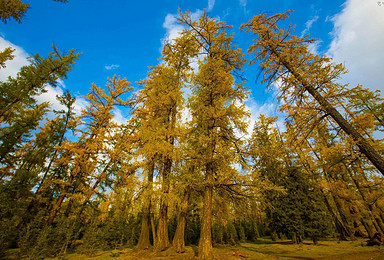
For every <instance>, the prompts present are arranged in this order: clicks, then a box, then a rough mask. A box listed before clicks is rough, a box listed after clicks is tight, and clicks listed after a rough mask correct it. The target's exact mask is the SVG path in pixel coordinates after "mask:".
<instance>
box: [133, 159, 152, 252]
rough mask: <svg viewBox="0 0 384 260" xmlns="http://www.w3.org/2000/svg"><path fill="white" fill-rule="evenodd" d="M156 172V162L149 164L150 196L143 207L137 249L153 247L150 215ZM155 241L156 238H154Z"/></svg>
mask: <svg viewBox="0 0 384 260" xmlns="http://www.w3.org/2000/svg"><path fill="white" fill-rule="evenodd" d="M154 170H155V164H154V160H153V159H152V160H151V161H150V162H149V170H148V188H147V189H149V192H148V196H147V197H146V198H145V199H146V201H145V204H144V206H143V219H142V222H141V231H140V237H139V241H138V243H137V245H136V249H138V250H144V249H148V248H150V247H151V241H150V240H149V225H150V213H151V194H150V193H151V192H152V184H153V172H154ZM154 239H155V238H154Z"/></svg>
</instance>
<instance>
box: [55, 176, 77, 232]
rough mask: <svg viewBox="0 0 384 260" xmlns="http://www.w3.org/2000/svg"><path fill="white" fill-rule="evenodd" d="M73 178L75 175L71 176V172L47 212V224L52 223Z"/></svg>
mask: <svg viewBox="0 0 384 260" xmlns="http://www.w3.org/2000/svg"><path fill="white" fill-rule="evenodd" d="M74 179H75V176H73V174H71V176H70V177H69V180H68V184H66V185H65V187H64V189H63V191H62V192H61V193H60V196H59V198H58V199H57V201H56V203H55V205H54V206H53V209H52V211H51V213H50V214H49V217H48V225H51V224H52V223H53V220H54V219H55V217H56V215H57V213H58V212H59V209H60V207H61V204H63V201H64V199H65V198H66V196H67V193H68V190H69V188H70V187H71V185H72V182H73V180H74Z"/></svg>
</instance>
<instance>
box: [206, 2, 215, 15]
mask: <svg viewBox="0 0 384 260" xmlns="http://www.w3.org/2000/svg"><path fill="white" fill-rule="evenodd" d="M214 6H215V0H208V7H207V11H208V12H210V11H212V9H213V7H214Z"/></svg>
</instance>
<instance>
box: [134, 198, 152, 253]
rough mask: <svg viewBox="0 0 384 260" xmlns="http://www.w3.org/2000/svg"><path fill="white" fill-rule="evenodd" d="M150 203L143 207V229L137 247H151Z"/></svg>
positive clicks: (139, 248)
mask: <svg viewBox="0 0 384 260" xmlns="http://www.w3.org/2000/svg"><path fill="white" fill-rule="evenodd" d="M150 205H151V204H150V203H148V204H147V205H146V206H144V209H143V219H142V221H141V231H140V237H139V242H138V243H137V245H136V249H138V250H145V249H149V248H150V247H151V242H150V240H149V225H150V223H149V221H150Z"/></svg>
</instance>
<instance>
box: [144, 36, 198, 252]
mask: <svg viewBox="0 0 384 260" xmlns="http://www.w3.org/2000/svg"><path fill="white" fill-rule="evenodd" d="M196 55H197V50H196V44H194V41H193V39H191V37H190V35H188V34H181V35H180V36H179V37H178V38H176V39H174V40H173V42H172V43H166V44H165V46H164V49H163V56H162V60H163V63H162V64H159V65H157V66H156V67H153V68H152V70H151V71H150V72H149V74H148V78H147V79H146V80H144V81H143V86H144V87H143V90H141V91H140V93H139V94H138V101H139V102H141V105H140V106H141V107H140V108H139V109H138V110H137V114H138V115H139V116H140V118H141V119H144V120H142V125H141V127H140V129H139V131H140V133H139V138H140V139H141V140H140V142H141V143H142V144H143V146H142V147H141V148H140V149H141V151H140V153H141V154H143V155H144V156H145V158H146V159H147V162H148V163H147V166H146V169H147V172H148V180H149V183H148V185H149V187H151V184H150V182H151V181H152V179H153V177H152V176H153V171H154V169H155V164H156V165H157V167H156V168H157V171H158V173H159V177H160V178H161V193H160V211H159V223H158V225H157V230H156V237H154V248H155V250H156V251H162V250H165V249H166V248H168V247H169V246H170V242H169V236H168V203H169V201H168V200H169V189H170V180H169V178H170V175H171V171H172V167H173V164H174V160H175V158H177V156H178V151H177V147H176V138H177V137H179V136H180V135H181V124H180V122H179V121H180V118H181V116H180V113H181V111H182V108H183V100H184V98H183V96H182V94H183V92H182V87H183V85H184V84H185V82H186V80H187V79H188V78H189V74H190V70H191V68H190V65H189V63H190V59H191V58H192V57H193V56H196ZM149 192H150V191H149ZM145 203H147V205H146V206H145V208H147V209H145V212H144V213H145V214H144V215H145V216H144V215H143V217H144V218H143V226H142V228H145V226H146V225H147V224H146V223H147V222H148V214H149V209H148V206H149V205H148V204H150V197H148V198H147V201H146V202H145ZM143 232H144V230H143ZM144 237H145V239H144V240H143V239H142V238H144ZM144 241H145V242H144ZM148 241H149V237H148V231H147V229H146V228H145V232H144V233H142V234H141V236H140V239H139V245H138V248H147V247H148Z"/></svg>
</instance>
